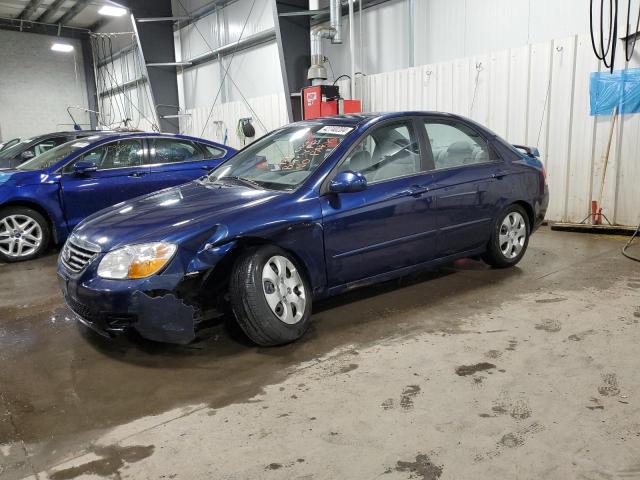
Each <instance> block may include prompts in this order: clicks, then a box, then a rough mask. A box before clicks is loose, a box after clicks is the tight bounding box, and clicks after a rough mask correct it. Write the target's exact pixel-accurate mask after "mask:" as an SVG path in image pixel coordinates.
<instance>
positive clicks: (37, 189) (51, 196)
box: [0, 183, 69, 244]
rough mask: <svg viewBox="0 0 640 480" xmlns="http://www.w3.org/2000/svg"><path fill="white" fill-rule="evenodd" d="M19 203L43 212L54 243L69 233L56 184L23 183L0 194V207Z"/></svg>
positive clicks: (60, 240)
mask: <svg viewBox="0 0 640 480" xmlns="http://www.w3.org/2000/svg"><path fill="white" fill-rule="evenodd" d="M11 205H20V206H24V207H28V208H33V209H34V210H36V211H39V212H41V213H43V214H45V215H46V216H47V217H48V220H49V221H50V222H51V229H52V231H51V233H52V235H53V239H54V241H55V243H57V244H60V243H62V242H64V241H65V240H66V238H67V236H68V235H69V231H68V229H67V222H66V219H65V215H64V211H63V210H62V207H61V205H60V197H59V188H58V184H55V183H54V184H41V185H25V186H20V187H12V188H9V189H8V191H6V192H5V193H3V194H2V195H0V207H4V206H11Z"/></svg>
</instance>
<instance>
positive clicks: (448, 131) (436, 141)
mask: <svg viewBox="0 0 640 480" xmlns="http://www.w3.org/2000/svg"><path fill="white" fill-rule="evenodd" d="M424 126H425V129H426V131H427V136H428V137H429V142H430V143H431V150H432V151H433V160H434V163H435V168H436V170H442V169H445V168H453V167H460V166H463V165H473V164H478V163H486V162H494V161H498V160H499V157H498V156H497V155H496V154H495V153H494V151H493V149H492V148H491V147H490V146H489V144H488V143H487V141H486V140H485V139H484V138H483V137H482V136H480V134H479V133H478V132H476V131H475V130H473V129H472V128H471V127H468V126H467V125H465V124H463V123H460V122H451V123H449V122H443V121H438V120H426V121H425V122H424Z"/></svg>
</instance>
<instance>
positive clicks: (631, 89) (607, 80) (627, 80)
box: [589, 68, 640, 115]
mask: <svg viewBox="0 0 640 480" xmlns="http://www.w3.org/2000/svg"><path fill="white" fill-rule="evenodd" d="M589 96H590V98H591V115H611V114H612V113H613V109H614V108H615V107H618V113H622V114H624V113H639V112H640V68H632V69H627V70H616V71H614V72H613V73H609V72H594V73H592V74H591V82H590V85H589Z"/></svg>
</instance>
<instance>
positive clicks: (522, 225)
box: [482, 205, 531, 268]
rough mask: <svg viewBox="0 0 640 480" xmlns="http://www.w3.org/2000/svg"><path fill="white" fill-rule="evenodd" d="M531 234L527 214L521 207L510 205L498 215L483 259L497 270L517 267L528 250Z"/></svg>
mask: <svg viewBox="0 0 640 480" xmlns="http://www.w3.org/2000/svg"><path fill="white" fill-rule="evenodd" d="M530 232H531V228H530V226H529V217H528V215H527V212H525V211H524V209H523V208H522V207H521V206H520V205H509V206H508V207H507V208H505V209H504V210H503V211H502V212H501V213H500V215H498V218H497V221H496V222H495V224H494V225H493V230H492V232H491V239H490V240H489V245H488V246H487V251H486V252H485V253H484V254H483V255H482V259H483V260H484V261H485V262H486V263H488V264H489V265H491V266H493V267H496V268H506V267H512V266H514V265H516V264H517V263H518V262H519V261H520V260H522V257H523V256H524V253H525V252H526V250H527V246H528V245H529V233H530Z"/></svg>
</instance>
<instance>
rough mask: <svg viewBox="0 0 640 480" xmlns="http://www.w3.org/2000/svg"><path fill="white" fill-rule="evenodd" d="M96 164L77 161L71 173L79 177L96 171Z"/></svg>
mask: <svg viewBox="0 0 640 480" xmlns="http://www.w3.org/2000/svg"><path fill="white" fill-rule="evenodd" d="M97 171H98V166H97V165H96V164H95V163H93V162H83V161H80V162H77V163H76V164H75V165H74V166H73V173H74V175H77V176H79V177H83V176H86V175H88V174H89V173H93V172H97Z"/></svg>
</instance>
